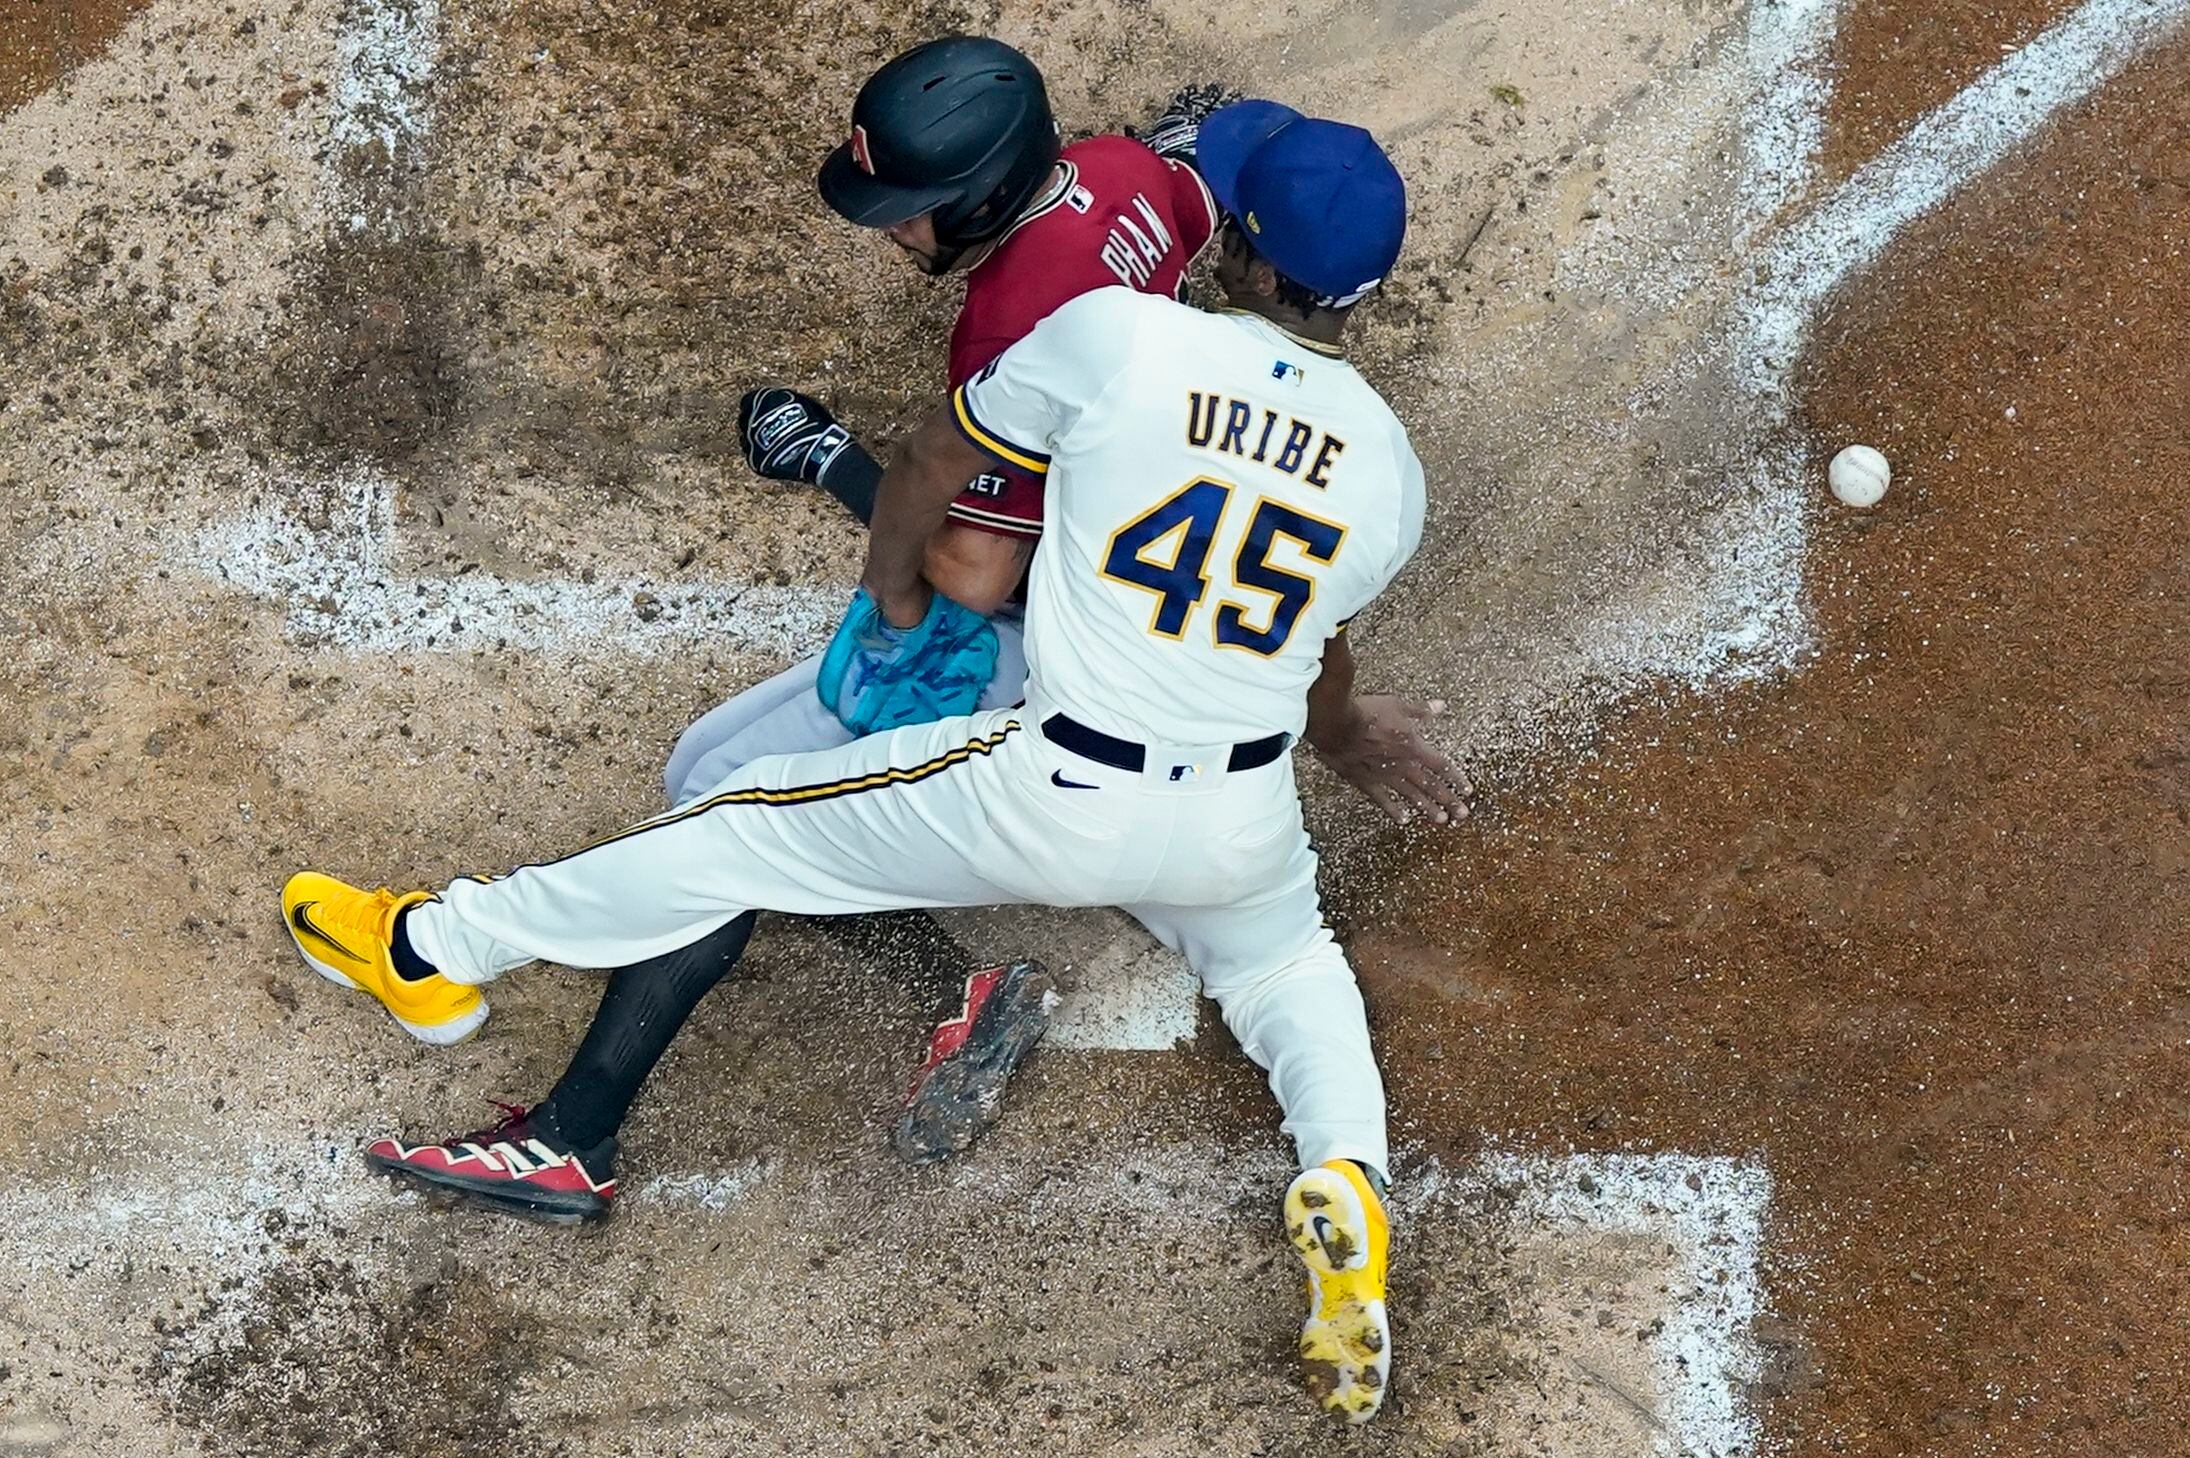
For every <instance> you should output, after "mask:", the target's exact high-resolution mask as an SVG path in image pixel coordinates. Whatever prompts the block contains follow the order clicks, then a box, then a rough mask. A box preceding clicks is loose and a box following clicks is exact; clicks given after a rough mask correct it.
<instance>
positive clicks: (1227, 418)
mask: <svg viewBox="0 0 2190 1458" xmlns="http://www.w3.org/2000/svg"><path fill="white" fill-rule="evenodd" d="M1277 369H1278V370H1279V371H1280V372H1283V371H1287V370H1292V371H1295V372H1296V373H1297V370H1298V367H1297V366H1294V365H1289V364H1285V363H1283V362H1282V361H1281V362H1280V363H1279V364H1278V366H1277ZM1258 415H1259V416H1260V417H1261V418H1260V419H1259V420H1258V419H1257V418H1256V417H1257V416H1258ZM1220 419H1221V420H1222V421H1223V425H1222V426H1221V428H1220V427H1219V425H1218V423H1217V422H1218V421H1219V420H1220ZM1280 420H1283V421H1284V422H1285V426H1284V429H1283V430H1280V429H1279V427H1278V422H1279V421H1280ZM1319 437H1320V439H1319ZM1250 440H1252V441H1253V442H1254V444H1253V445H1252V446H1249V445H1248V442H1249V441H1250ZM1186 443H1187V444H1188V445H1190V446H1194V447H1196V448H1207V447H1209V446H1211V445H1212V443H1213V444H1214V447H1215V449H1217V450H1218V451H1221V452H1223V453H1225V454H1227V455H1234V456H1239V457H1242V458H1243V459H1246V460H1250V461H1254V462H1256V463H1258V464H1261V463H1265V462H1266V463H1268V464H1269V465H1271V466H1272V467H1274V468H1276V469H1277V470H1280V471H1283V472H1284V473H1285V474H1286V475H1288V476H1298V475H1300V468H1301V464H1302V463H1303V462H1310V463H1311V464H1309V466H1308V473H1307V474H1306V475H1305V476H1301V479H1302V480H1304V481H1306V482H1307V483H1308V484H1309V485H1310V486H1313V487H1315V488H1316V489H1317V490H1319V491H1320V490H1328V489H1329V488H1330V484H1331V466H1332V464H1333V463H1334V462H1336V461H1337V460H1338V457H1339V453H1340V452H1341V451H1343V450H1345V449H1346V442H1344V441H1342V440H1340V439H1339V438H1338V437H1337V436H1335V435H1332V434H1331V433H1330V432H1329V431H1327V430H1323V429H1320V428H1319V427H1317V426H1315V425H1312V424H1310V423H1309V422H1307V421H1305V420H1301V419H1299V418H1297V417H1295V416H1290V415H1282V414H1280V413H1279V412H1278V411H1275V410H1272V409H1270V408H1269V407H1268V406H1258V405H1254V404H1252V403H1250V402H1248V401H1246V400H1233V399H1228V398H1226V397H1225V396H1222V395H1219V394H1216V393H1214V392H1209V393H1204V392H1203V391H1200V390H1189V391H1188V392H1187V395H1186ZM1311 444H1312V445H1314V446H1315V451H1314V453H1313V454H1311V453H1310V452H1309V449H1308V447H1309V446H1310V445H1311Z"/></svg>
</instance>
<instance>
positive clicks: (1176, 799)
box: [406, 705, 1387, 1173]
mask: <svg viewBox="0 0 2190 1458" xmlns="http://www.w3.org/2000/svg"><path fill="white" fill-rule="evenodd" d="M1044 712H1045V711H1043V710H1042V709H1041V708H1040V707H1039V705H1030V706H1029V707H1027V708H1024V709H998V710H991V711H988V712H985V713H980V714H975V715H972V716H970V717H963V718H956V719H946V720H943V721H942V722H940V723H935V724H921V725H913V726H909V727H907V728H903V729H897V730H893V731H891V732H889V733H887V734H877V735H874V736H871V737H869V738H866V739H861V740H857V741H854V742H852V743H850V744H845V745H842V746H839V747H837V748H835V749H831V750H824V751H819V752H815V753H810V754H792V755H781V756H774V757H770V758H767V759H762V760H758V761H755V762H754V763H752V764H749V765H747V766H745V767H744V768H743V769H742V770H740V771H738V772H737V773H736V774H733V775H731V776H730V777H729V778H728V779H726V780H724V781H723V782H722V783H721V784H719V785H717V786H715V787H714V788H712V789H711V790H710V791H709V792H708V793H707V794H705V795H704V796H702V797H700V798H698V799H696V800H693V801H692V802H690V803H689V804H686V805H684V806H682V807H680V808H678V809H676V810H672V811H670V812H668V813H667V814H664V815H660V816H656V817H655V818H654V819H652V820H648V821H645V822H642V823H641V824H639V825H636V826H633V827H631V828H630V829H628V830H624V831H620V832H618V833H617V834H615V835H611V836H609V837H607V838H605V839H603V840H601V841H598V842H596V843H595V844H594V845H592V846H589V847H587V848H586V849H584V850H581V851H578V852H576V853H574V854H572V855H568V856H564V857H562V858H560V859H557V860H552V861H546V862H542V863H540V864H537V865H530V866H523V867H520V868H518V869H517V870H515V871H512V872H510V873H509V874H508V875H507V876H502V877H499V878H493V879H475V880H464V881H458V882H456V883H455V884H454V885H451V886H449V887H448V888H447V889H445V890H444V891H443V892H442V893H441V895H440V898H439V899H438V900H437V901H434V902H430V903H427V904H424V905H421V906H419V907H417V908H415V909H414V910H413V911H412V912H411V913H410V917H409V920H408V922H407V923H406V926H407V928H408V930H409V933H410V937H411V942H412V945H413V946H414V947H415V948H416V949H417V951H418V953H419V954H420V955H421V956H422V957H424V958H425V959H426V960H427V961H429V962H431V963H433V965H434V966H436V967H438V968H440V970H441V971H442V972H443V973H444V974H446V975H447V976H448V977H450V978H451V979H453V980H455V981H458V982H471V983H477V982H485V981H488V980H490V979H492V978H494V977H496V976H499V975H500V974H501V973H503V972H505V971H507V970H509V969H510V968H512V967H516V966H519V965H521V964H522V963H525V962H529V961H533V960H535V959H544V960H547V961H553V962H561V963H564V964H566V965H570V966H577V967H621V966H625V965H627V964H629V963H632V962H637V961H641V960H644V959H645V958H648V957H653V956H658V955H660V954H662V953H664V952H669V951H673V950H675V949H676V948H678V947H681V946H684V945H686V944H687V943H689V942H691V941H693V940H695V939H697V938H699V937H701V936H704V935H706V934H707V933H708V932H710V931H713V930H714V929H715V928H716V927H719V926H721V925H722V924H723V923H724V922H726V921H728V920H729V919H730V918H731V917H733V916H736V915H738V914H740V913H742V912H744V911H748V910H763V911H781V912H796V913H804V914H809V915H834V914H842V913H848V912H863V911H889V910H898V909H905V908H913V907H924V906H987V905H995V904H999V903H1003V902H1034V903H1041V904H1047V905H1053V906H1118V907H1122V908H1124V909H1125V910H1126V911H1128V912H1129V913H1131V914H1132V915H1133V916H1134V917H1135V918H1136V919H1138V920H1139V921H1140V922H1141V923H1142V924H1144V925H1145V926H1147V928H1148V929H1149V930H1150V931H1151V932H1152V933H1154V934H1155V936H1156V937H1157V938H1158V939H1159V940H1160V941H1162V942H1164V943H1165V944H1166V945H1168V946H1170V947H1172V948H1174V949H1175V950H1177V951H1178V952H1180V953H1181V954H1182V955H1183V956H1184V957H1185V958H1186V960H1187V962H1188V963H1189V965H1191V966H1192V967H1193V968H1194V970H1195V971H1196V972H1197V973H1198V974H1200V976H1201V979H1202V986H1203V989H1204V990H1205V991H1207V992H1208V994H1209V995H1210V996H1211V997H1212V998H1214V999H1215V1000H1216V1002H1217V1005H1218V1007H1219V1008H1220V1009H1221V1010H1222V1012H1223V1014H1224V1020H1225V1023H1226V1024H1227V1025H1228V1026H1229V1027H1230V1028H1231V1030H1232V1033H1233V1035H1234V1036H1235V1037H1237V1038H1238V1039H1239V1042H1240V1046H1241V1047H1242V1048H1244V1049H1245V1050H1246V1051H1247V1055H1248V1056H1249V1057H1250V1058H1253V1059H1254V1060H1255V1061H1256V1062H1257V1063H1258V1064H1260V1065H1261V1066H1262V1067H1263V1068H1264V1069H1266V1070H1267V1071H1268V1072H1269V1075H1270V1087H1271V1091H1272V1092H1273V1093H1274V1094H1275V1095H1276V1096H1277V1100H1278V1104H1279V1107H1280V1108H1281V1109H1283V1111H1284V1114H1285V1124H1284V1127H1285V1131H1286V1132H1287V1133H1288V1134H1290V1135H1291V1136H1292V1138H1293V1141H1294V1144H1295V1146H1296V1148H1297V1150H1298V1152H1299V1157H1300V1160H1301V1163H1302V1164H1303V1165H1316V1164H1320V1163H1322V1162H1324V1161H1325V1160H1329V1159H1335V1158H1345V1159H1354V1160H1359V1161H1360V1162H1361V1163H1363V1164H1366V1165H1369V1166H1371V1167H1372V1168H1374V1169H1376V1170H1377V1171H1378V1172H1380V1173H1381V1172H1383V1171H1384V1170H1385V1169H1386V1168H1387V1149H1386V1144H1385V1132H1384V1087H1383V1082H1382V1079H1381V1078H1380V1077H1379V1075H1378V1073H1377V1068H1376V1061H1375V1057H1374V1055H1373V1054H1372V1053H1371V1051H1370V1047H1369V1033H1368V1025H1367V1020H1366V1018H1365V1016H1364V1014H1363V1009H1362V1004H1361V995H1360V992H1359V991H1358V989H1357V988H1356V987H1355V985H1354V978H1353V973H1352V970H1351V969H1350V968H1349V967H1348V966H1347V965H1346V959H1345V956H1344V954H1343V953H1342V952H1341V951H1340V950H1339V948H1338V945H1337V943H1336V942H1335V941H1334V940H1333V938H1332V936H1331V933H1330V930H1329V928H1327V927H1326V926H1325V925H1324V924H1323V915H1322V907H1321V903H1320V900H1319V898H1318V896H1317V893H1316V884H1315V872H1316V856H1315V852H1314V850H1313V849H1312V848H1311V847H1310V846H1309V844H1308V835H1307V830H1306V828H1305V826H1304V825H1303V824H1302V821H1301V812H1300V798H1299V795H1298V792H1297V791H1296V790H1295V788H1294V784H1293V773H1292V762H1291V760H1290V759H1289V758H1288V757H1285V756H1280V757H1279V758H1278V760H1277V761H1275V762H1274V763H1271V764H1268V765H1264V766H1262V767H1260V768H1257V769H1252V770H1243V771H1240V772H1239V773H1236V774H1235V773H1231V772H1230V771H1228V770H1227V769H1226V768H1225V763H1226V755H1227V753H1228V752H1229V746H1224V745H1204V746H1162V745H1151V746H1149V747H1148V764H1147V767H1146V768H1145V769H1143V770H1140V771H1124V770H1118V769H1113V768H1111V767H1110V766H1107V765H1103V764H1100V763H1098V762H1096V761H1094V760H1089V759H1085V758H1082V757H1081V756H1079V755H1077V754H1074V753H1072V752H1071V751H1069V750H1066V749H1063V748H1060V747H1058V746H1056V745H1054V744H1051V743H1050V742H1049V741H1048V740H1046V739H1044V738H1043V736H1042V732H1041V727H1040V724H1041V719H1042V717H1043V716H1044ZM1174 776H1176V777H1175V778H1174Z"/></svg>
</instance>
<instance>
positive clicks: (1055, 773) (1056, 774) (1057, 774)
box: [305, 770, 1102, 905]
mask: <svg viewBox="0 0 2190 1458" xmlns="http://www.w3.org/2000/svg"><path fill="white" fill-rule="evenodd" d="M1049 782H1050V783H1051V784H1053V785H1055V786H1056V787H1057V788H1058V789H1060V790H1099V789H1101V788H1102V786H1101V785H1083V784H1081V783H1080V782H1079V781H1078V780H1068V779H1066V778H1065V772H1064V771H1063V770H1051V771H1050V772H1049ZM305 904H306V905H310V904H311V903H309V902H307V903H305Z"/></svg>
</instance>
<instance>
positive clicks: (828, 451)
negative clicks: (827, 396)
mask: <svg viewBox="0 0 2190 1458" xmlns="http://www.w3.org/2000/svg"><path fill="white" fill-rule="evenodd" d="M851 438H852V437H851V434H850V432H848V431H846V430H845V429H844V427H843V426H841V425H839V424H837V423H836V417H835V416H833V415H831V414H830V413H829V407H828V406H826V405H824V404H822V403H821V402H820V401H819V400H816V399H815V398H814V397H813V396H811V395H802V394H800V393H799V392H798V391H796V390H786V389H784V388H783V387H782V386H781V385H764V386H762V387H761V388H760V389H758V390H748V391H746V392H745V398H744V399H742V400H740V401H738V443H739V444H740V445H742V446H743V447H744V448H745V463H746V464H747V465H749V466H751V467H752V468H753V470H754V472H755V473H756V474H758V475H761V476H765V477H767V478H768V479H769V480H771V481H804V482H805V483H806V484H807V485H809V486H813V485H818V484H819V483H820V481H821V473H822V472H823V471H825V470H827V469H828V467H829V462H831V461H833V460H835V459H836V454H837V452H838V451H840V450H842V449H844V447H845V444H846V443H847V442H849V441H850V440H851Z"/></svg>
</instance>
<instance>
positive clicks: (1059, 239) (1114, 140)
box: [950, 137, 1217, 537]
mask: <svg viewBox="0 0 2190 1458" xmlns="http://www.w3.org/2000/svg"><path fill="white" fill-rule="evenodd" d="M1059 160H1060V162H1061V163H1062V174H1061V176H1060V177H1059V178H1058V180H1057V181H1056V182H1054V183H1053V184H1052V185H1051V186H1050V187H1049V188H1048V189H1047V190H1046V191H1044V192H1043V193H1042V195H1041V196H1040V197H1039V198H1038V199H1037V200H1036V201H1035V204H1034V206H1033V207H1031V208H1029V209H1028V210H1027V213H1026V216H1024V217H1022V218H1020V219H1019V221H1018V222H1016V223H1014V224H1012V226H1011V230H1010V231H1009V232H1007V233H1006V234H1004V236H1003V239H1002V240H1001V241H1000V242H999V243H998V244H997V245H996V247H995V249H994V250H993V251H992V252H990V254H989V256H988V257H987V258H984V259H983V260H981V262H980V264H979V265H977V266H976V267H975V268H974V269H973V270H972V271H971V272H970V273H968V274H967V275H966V302H965V305H964V307H962V308H961V309H960V310H959V311H958V323H957V324H956V325H955V326H954V327H953V328H952V329H951V348H950V383H951V388H952V389H954V390H955V389H956V388H958V386H960V385H962V384H964V383H965V382H966V381H967V380H969V379H971V378H972V377H973V376H974V375H975V374H976V373H978V372H979V371H980V369H981V368H982V366H984V365H986V364H987V363H988V362H989V361H990V360H992V359H994V358H996V356H998V355H1000V354H1002V353H1003V352H1004V351H1005V350H1006V349H1009V348H1010V347H1011V346H1012V345H1014V344H1016V343H1018V342H1019V341H1020V340H1021V339H1023V338H1024V337H1026V336H1027V335H1028V334H1030V333H1032V332H1033V330H1034V326H1035V325H1037V324H1039V323H1041V322H1042V321H1043V320H1044V319H1046V318H1048V317H1049V316H1050V315H1051V314H1053V313H1055V312H1056V311H1057V309H1058V307H1059V306H1060V305H1062V304H1064V303H1066V302H1068V301H1070V300H1072V299H1076V298H1078V297H1079V296H1080V295H1082V294H1084V293H1087V292H1089V291H1091V290H1094V289H1100V288H1115V287H1117V286H1118V285H1120V284H1123V285H1124V286H1125V287H1127V288H1132V289H1138V290H1140V291H1141V292H1143V293H1149V294H1164V295H1167V296H1169V297H1173V298H1176V297H1177V296H1178V294H1179V290H1180V287H1181V286H1182V285H1183V284H1184V282H1185V280H1186V270H1187V267H1188V265H1190V264H1191V263H1192V262H1193V261H1194V255H1195V254H1197V253H1199V252H1200V251H1201V249H1202V245H1203V244H1205V243H1207V242H1208V241H1209V238H1210V235H1211V234H1213V233H1215V232H1216V230H1217V205H1216V203H1215V202H1214V201H1213V200H1212V199H1211V198H1210V196H1209V189H1208V188H1207V187H1205V186H1204V185H1203V184H1202V180H1201V178H1200V176H1199V175H1197V174H1196V173H1195V171H1194V169H1193V168H1191V167H1188V166H1187V165H1185V164H1184V163H1182V162H1170V161H1166V160H1165V159H1164V158H1161V157H1158V156H1157V155H1156V154H1155V153H1154V152H1151V151H1149V150H1148V148H1146V147H1144V146H1142V145H1141V144H1140V143H1139V142H1136V141H1134V140H1133V139H1132V138H1131V137H1090V138H1089V139H1088V140H1087V141H1084V142H1075V143H1073V144H1072V145H1071V146H1069V147H1067V148H1065V149H1064V153H1063V155H1062V156H1061V157H1060V159H1059ZM951 518H952V520H954V521H959V522H963V523H965V524H966V525H967V526H970V527H974V528H977V529H978V530H981V531H985V532H994V533H996V534H997V535H999V536H1007V537H1038V536H1040V535H1041V534H1042V478H1041V477H1039V476H1035V475H1030V474H1028V473H1026V472H1023V471H1018V470H1014V469H1012V468H1010V467H1004V468H1001V469H999V470H998V471H996V472H995V473H993V474H991V475H987V476H983V477H981V478H979V479H978V480H976V481H975V482H974V483H973V484H972V485H971V486H969V487H968V488H967V489H966V491H965V493H964V494H963V495H961V496H960V497H959V498H958V499H957V500H956V501H954V502H952V503H951Z"/></svg>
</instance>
